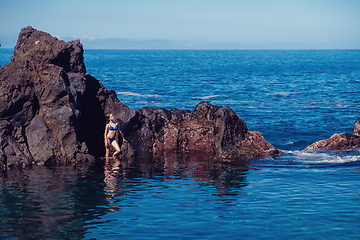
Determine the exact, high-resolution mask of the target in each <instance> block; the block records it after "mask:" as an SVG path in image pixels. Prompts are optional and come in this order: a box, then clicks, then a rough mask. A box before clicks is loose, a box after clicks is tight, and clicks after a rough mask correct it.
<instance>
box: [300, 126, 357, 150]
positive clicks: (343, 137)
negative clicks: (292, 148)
mask: <svg viewBox="0 0 360 240" xmlns="http://www.w3.org/2000/svg"><path fill="white" fill-rule="evenodd" d="M359 147H360V119H358V120H356V122H355V127H354V132H353V134H350V133H335V134H334V135H332V136H331V137H330V138H329V139H325V140H320V141H317V142H315V143H313V144H311V145H310V146H308V147H306V148H305V149H304V150H303V151H309V150H348V149H353V148H359Z"/></svg>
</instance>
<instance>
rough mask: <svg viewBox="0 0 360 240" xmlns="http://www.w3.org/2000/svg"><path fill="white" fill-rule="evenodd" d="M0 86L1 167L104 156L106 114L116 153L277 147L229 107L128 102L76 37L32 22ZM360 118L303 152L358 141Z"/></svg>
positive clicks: (242, 153)
mask: <svg viewBox="0 0 360 240" xmlns="http://www.w3.org/2000/svg"><path fill="white" fill-rule="evenodd" d="M0 85H1V88H0V89H1V91H0V168H2V169H7V168H8V167H12V166H14V167H16V166H27V165H33V164H37V165H42V164H45V165H53V164H68V163H79V162H89V161H93V160H94V159H95V158H96V157H99V156H104V155H105V147H104V140H103V139H104V137H103V134H104V129H105V115H106V114H108V113H112V114H113V115H114V116H115V119H116V121H117V122H118V123H119V127H120V129H121V130H122V132H123V134H124V136H125V138H126V139H127V140H128V142H125V143H124V144H122V147H121V150H122V151H121V152H122V153H121V156H120V157H121V158H136V157H137V156H140V155H141V156H144V155H146V156H148V157H150V158H151V157H162V156H165V155H167V154H180V155H196V154H199V153H200V155H201V157H205V158H214V159H216V160H217V161H221V162H224V161H225V162H232V163H238V162H244V161H247V160H249V159H252V158H260V157H266V156H277V155H278V154H280V153H281V151H280V150H276V149H274V147H273V146H272V145H271V144H270V143H268V142H267V141H265V139H264V138H263V136H262V134H261V133H260V132H252V131H249V130H248V128H247V126H246V124H245V122H244V121H243V120H242V119H241V118H240V116H238V114H236V113H235V112H234V111H233V110H232V109H230V108H229V107H227V106H222V107H220V106H214V105H212V104H210V103H208V102H200V103H199V104H198V105H197V106H196V108H195V109H194V110H193V111H192V112H190V111H182V110H178V109H171V110H166V109H158V108H151V107H145V108H142V109H139V110H134V109H131V108H129V107H127V106H126V105H125V104H123V103H122V102H121V101H120V100H119V99H118V98H117V95H116V93H115V92H114V91H113V90H110V89H106V88H105V87H104V86H103V85H102V84H101V82H100V81H98V80H97V79H95V78H94V77H93V76H91V75H87V74H86V67H85V64H84V58H83V46H82V44H81V43H80V41H79V40H76V41H70V42H64V41H61V40H58V39H57V38H55V37H52V36H51V35H50V34H48V33H45V32H42V31H38V30H36V29H34V28H32V27H30V26H29V27H26V28H24V29H22V30H21V32H20V34H19V38H18V41H17V44H16V46H15V48H14V54H13V56H12V57H11V62H10V63H9V64H7V65H5V66H3V67H1V68H0ZM359 122H360V120H358V121H357V124H356V128H357V130H356V133H355V131H354V135H351V134H340V135H337V136H336V137H332V138H330V139H329V140H323V141H320V143H319V142H318V143H314V144H312V145H311V146H309V147H308V148H306V149H305V151H307V150H320V149H326V150H343V149H345V148H347V149H348V148H353V147H360V137H359V129H360V127H359ZM335 142H337V144H335ZM340 142H341V143H340Z"/></svg>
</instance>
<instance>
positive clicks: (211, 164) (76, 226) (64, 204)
mask: <svg viewBox="0 0 360 240" xmlns="http://www.w3.org/2000/svg"><path fill="white" fill-rule="evenodd" d="M247 171H248V168H247V167H246V166H244V165H241V166H240V165H237V166H234V165H226V164H221V163H218V162H216V161H214V160H213V159H211V158H207V157H205V156H203V155H202V154H199V153H193V154H189V155H187V156H180V155H176V154H170V153H168V154H164V155H163V156H161V157H157V158H150V157H147V156H141V157H137V158H136V159H121V160H117V159H98V160H97V161H96V162H94V163H91V164H88V165H83V166H76V167H75V166H61V167H52V168H47V167H45V166H33V167H31V168H25V169H22V170H17V169H11V170H8V171H6V172H1V173H0V181H1V185H0V190H1V198H0V211H1V213H2V214H1V216H0V232H1V234H0V239H1V238H12V237H15V238H19V239H82V238H83V237H84V235H85V234H86V232H87V228H88V227H89V226H88V224H87V223H89V222H91V223H92V225H93V223H94V221H96V219H99V218H100V217H101V216H104V215H106V214H108V213H109V212H111V211H116V210H118V207H117V206H116V204H115V205H114V204H113V203H115V202H116V201H119V196H121V198H120V199H127V198H128V196H127V194H128V193H129V192H130V191H133V189H131V188H132V187H133V185H131V184H128V181H131V180H133V179H145V180H146V179H160V181H172V179H184V180H186V179H190V180H194V181H195V182H196V184H199V185H201V186H203V185H205V186H207V185H214V186H215V187H216V189H218V195H219V196H223V195H226V194H234V192H235V191H232V190H233V189H239V188H241V187H243V186H244V185H246V173H247ZM115 196H116V200H115Z"/></svg>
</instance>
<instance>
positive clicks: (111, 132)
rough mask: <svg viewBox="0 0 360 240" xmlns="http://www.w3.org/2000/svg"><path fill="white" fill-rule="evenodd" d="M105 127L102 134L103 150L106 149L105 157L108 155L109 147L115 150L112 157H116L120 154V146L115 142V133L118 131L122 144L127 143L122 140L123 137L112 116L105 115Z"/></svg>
mask: <svg viewBox="0 0 360 240" xmlns="http://www.w3.org/2000/svg"><path fill="white" fill-rule="evenodd" d="M106 123H107V124H106V127H105V133H104V138H105V139H104V140H105V148H106V157H108V156H109V154H110V145H111V146H113V147H114V148H115V152H114V154H113V157H116V156H117V155H119V154H120V146H119V144H118V143H117V141H116V140H115V135H116V131H119V133H120V135H121V137H122V140H123V142H127V141H126V140H125V138H124V135H123V134H122V132H121V131H120V129H119V128H118V125H117V123H116V122H115V118H114V116H113V115H112V114H107V115H106Z"/></svg>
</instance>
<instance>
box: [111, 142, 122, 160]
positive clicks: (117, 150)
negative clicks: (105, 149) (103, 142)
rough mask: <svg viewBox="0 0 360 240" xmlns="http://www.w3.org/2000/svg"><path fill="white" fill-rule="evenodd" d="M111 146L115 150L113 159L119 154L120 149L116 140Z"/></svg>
mask: <svg viewBox="0 0 360 240" xmlns="http://www.w3.org/2000/svg"><path fill="white" fill-rule="evenodd" d="M111 145H112V146H113V147H114V148H115V152H114V154H113V157H115V156H117V155H119V154H120V147H119V144H118V143H117V141H116V140H114V141H113V142H112V143H111Z"/></svg>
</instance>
